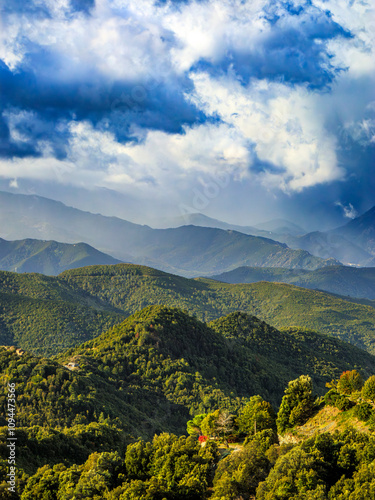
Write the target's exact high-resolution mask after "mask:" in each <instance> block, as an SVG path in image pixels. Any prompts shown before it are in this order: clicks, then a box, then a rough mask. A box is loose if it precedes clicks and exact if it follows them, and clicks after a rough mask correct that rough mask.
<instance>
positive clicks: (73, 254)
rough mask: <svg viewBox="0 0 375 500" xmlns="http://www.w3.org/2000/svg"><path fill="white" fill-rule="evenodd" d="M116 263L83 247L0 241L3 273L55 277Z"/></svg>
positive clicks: (56, 243) (83, 244) (95, 251)
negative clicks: (94, 266)
mask: <svg viewBox="0 0 375 500" xmlns="http://www.w3.org/2000/svg"><path fill="white" fill-rule="evenodd" d="M119 262H120V261H119V260H117V259H114V258H113V257H111V256H109V255H106V254H104V253H102V252H99V251H98V250H96V249H95V248H93V247H91V246H90V245H87V244H86V243H75V244H67V243H58V242H57V241H41V240H33V239H26V240H19V241H6V240H3V239H1V238H0V269H2V270H4V271H16V272H18V273H27V272H33V273H43V274H49V275H56V274H59V273H61V272H62V271H65V270H66V269H74V268H76V267H83V266H91V265H95V264H97V265H106V264H118V263H119Z"/></svg>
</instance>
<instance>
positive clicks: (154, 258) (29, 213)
mask: <svg viewBox="0 0 375 500" xmlns="http://www.w3.org/2000/svg"><path fill="white" fill-rule="evenodd" d="M0 236H1V237H3V238H5V239H12V240H13V239H18V238H37V239H43V240H50V239H53V240H56V241H63V242H66V243H77V242H78V241H84V242H85V243H87V244H89V245H92V246H93V247H95V248H97V249H98V250H100V251H101V252H105V253H107V254H109V255H111V256H113V257H115V258H117V259H119V260H122V261H126V262H136V263H140V264H146V265H150V266H153V267H156V268H158V269H162V270H166V271H169V272H173V273H175V274H181V275H184V276H198V275H203V274H204V275H209V274H218V273H221V272H225V271H229V270H231V269H234V268H236V267H239V266H242V265H250V266H267V267H288V268H303V269H316V268H319V267H324V266H326V265H337V264H339V262H338V261H336V260H334V259H329V260H324V259H320V258H317V257H314V256H312V255H311V254H309V253H308V252H306V251H303V250H291V249H289V248H288V247H287V246H286V245H285V244H282V243H278V242H275V241H273V240H270V239H266V238H259V237H254V236H249V235H245V234H242V233H240V232H236V231H232V230H231V231H224V230H221V229H215V228H204V227H195V226H184V227H180V228H175V229H151V228H150V227H148V226H141V225H138V224H133V223H131V222H128V221H125V220H122V219H119V218H117V217H104V216H102V215H99V214H91V213H89V212H83V211H81V210H77V209H75V208H71V207H67V206H65V205H64V204H63V203H60V202H55V201H53V200H49V199H47V198H41V197H38V196H27V195H15V194H10V193H4V192H1V193H0Z"/></svg>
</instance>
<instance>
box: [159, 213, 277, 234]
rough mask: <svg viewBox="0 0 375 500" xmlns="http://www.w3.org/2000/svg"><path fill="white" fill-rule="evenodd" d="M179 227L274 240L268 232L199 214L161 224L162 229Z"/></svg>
mask: <svg viewBox="0 0 375 500" xmlns="http://www.w3.org/2000/svg"><path fill="white" fill-rule="evenodd" d="M181 226H200V227H211V228H216V229H224V230H232V231H238V232H239V233H244V234H249V235H251V236H262V237H264V238H270V239H274V238H273V237H272V236H273V235H272V233H271V232H270V231H266V230H264V231H263V230H261V229H257V228H256V227H253V226H239V225H238V224H230V223H228V222H223V221H221V220H218V219H213V218H212V217H208V216H207V215H204V214H201V213H199V212H198V213H191V214H185V215H181V216H179V217H174V218H170V219H166V220H164V222H163V223H162V227H163V228H171V227H174V228H175V227H181Z"/></svg>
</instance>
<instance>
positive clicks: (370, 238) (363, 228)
mask: <svg viewBox="0 0 375 500" xmlns="http://www.w3.org/2000/svg"><path fill="white" fill-rule="evenodd" d="M333 232H334V233H335V234H340V235H341V236H344V237H345V238H346V239H348V240H349V241H351V242H353V243H355V244H356V245H359V246H360V247H362V248H363V249H364V250H366V252H368V253H369V254H371V255H372V256H375V206H374V207H372V208H371V209H370V210H368V211H367V212H365V213H364V214H363V215H360V216H359V217H356V218H355V219H353V220H351V221H350V222H348V223H347V224H345V225H344V226H341V227H339V228H337V229H335V230H334V231H333Z"/></svg>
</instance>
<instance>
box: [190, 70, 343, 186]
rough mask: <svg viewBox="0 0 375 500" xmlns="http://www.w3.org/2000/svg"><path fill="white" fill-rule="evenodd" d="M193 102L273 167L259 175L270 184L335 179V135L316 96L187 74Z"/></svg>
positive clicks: (337, 170) (281, 87) (269, 85)
mask: <svg viewBox="0 0 375 500" xmlns="http://www.w3.org/2000/svg"><path fill="white" fill-rule="evenodd" d="M192 78H193V80H194V82H195V92H196V93H195V96H194V97H193V99H194V102H196V103H197V105H199V106H201V107H202V108H203V109H204V110H205V111H206V112H207V113H209V114H218V115H219V116H220V117H221V119H222V120H223V121H224V122H225V123H227V124H230V125H231V126H233V127H234V128H235V129H236V131H237V133H238V134H239V135H241V136H242V137H243V140H244V141H248V142H252V143H253V144H254V150H255V152H256V154H257V157H258V158H259V159H260V160H261V161H262V162H266V163H270V164H272V165H273V166H275V167H279V171H277V170H278V169H277V168H276V169H275V170H276V171H275V170H274V169H272V168H271V169H269V170H266V171H265V173H264V174H261V178H262V181H263V183H264V184H265V185H267V186H269V187H272V186H273V187H280V188H281V189H283V190H286V191H289V190H292V191H293V190H295V191H300V190H302V189H303V188H306V187H309V186H313V185H315V184H320V183H324V182H329V181H332V180H336V179H339V178H341V177H342V176H343V171H342V170H341V169H340V168H339V166H338V165H337V159H336V153H335V150H336V139H335V137H334V136H333V135H331V134H330V133H329V132H328V131H327V130H326V129H325V126H324V114H323V112H320V111H318V110H319V96H318V95H314V94H310V93H309V92H308V91H307V90H305V89H304V88H301V87H299V88H295V89H291V88H290V87H289V86H286V85H282V84H277V83H269V82H265V81H253V82H252V83H251V84H249V85H248V86H247V87H244V86H242V85H241V84H240V83H239V82H238V81H234V80H233V79H229V78H222V79H220V80H213V79H211V78H210V77H209V76H208V75H207V74H195V75H192Z"/></svg>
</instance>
